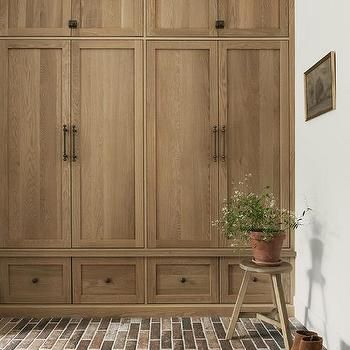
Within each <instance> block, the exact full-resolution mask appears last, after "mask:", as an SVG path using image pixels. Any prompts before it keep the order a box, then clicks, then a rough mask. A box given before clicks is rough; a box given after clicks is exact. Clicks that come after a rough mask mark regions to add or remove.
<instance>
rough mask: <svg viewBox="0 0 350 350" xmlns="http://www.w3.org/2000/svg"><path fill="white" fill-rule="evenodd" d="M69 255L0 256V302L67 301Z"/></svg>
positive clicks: (42, 302)
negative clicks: (49, 256)
mask: <svg viewBox="0 0 350 350" xmlns="http://www.w3.org/2000/svg"><path fill="white" fill-rule="evenodd" d="M70 296H71V264H70V258H3V259H1V302H3V303H40V304H45V303H54V304H58V303H70V302H71V297H70Z"/></svg>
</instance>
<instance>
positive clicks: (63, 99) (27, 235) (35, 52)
mask: <svg viewBox="0 0 350 350" xmlns="http://www.w3.org/2000/svg"><path fill="white" fill-rule="evenodd" d="M0 81H1V84H0V119H1V122H0V164H1V167H0V232H1V234H0V246H1V245H3V246H4V247H7V248H19V247H20V248H49V247H60V248H63V247H70V245H71V240H70V220H71V217H70V166H69V159H68V158H63V152H64V147H66V151H67V153H68V147H69V142H68V140H67V139H66V141H67V142H66V144H65V145H64V135H63V125H65V124H66V125H68V123H69V94H70V92H69V43H68V42H66V41H62V40H56V41H47V40H3V41H0Z"/></svg>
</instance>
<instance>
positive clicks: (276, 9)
mask: <svg viewBox="0 0 350 350" xmlns="http://www.w3.org/2000/svg"><path fill="white" fill-rule="evenodd" d="M288 14H289V0H219V18H220V19H221V20H224V21H225V27H224V28H223V29H219V35H221V36H225V35H228V36H286V35H288V22H289V21H288Z"/></svg>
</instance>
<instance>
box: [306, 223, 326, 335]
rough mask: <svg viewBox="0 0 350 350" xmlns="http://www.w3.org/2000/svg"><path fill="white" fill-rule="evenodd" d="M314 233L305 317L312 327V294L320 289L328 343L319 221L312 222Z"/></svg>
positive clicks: (311, 244) (311, 241)
mask: <svg viewBox="0 0 350 350" xmlns="http://www.w3.org/2000/svg"><path fill="white" fill-rule="evenodd" d="M312 226H313V227H312V233H313V238H312V239H311V240H310V242H309V247H310V251H311V268H310V269H309V270H308V271H307V275H308V279H309V292H308V301H307V305H306V309H305V316H304V324H305V325H306V326H310V327H312V324H311V322H310V319H309V311H310V308H311V301H312V297H313V295H312V293H313V291H314V288H315V287H319V288H320V290H321V294H322V296H321V297H322V310H321V311H322V312H323V313H324V322H323V330H322V337H323V339H324V340H325V341H327V320H328V319H327V308H326V298H325V294H324V289H325V285H326V279H325V277H324V275H323V274H322V261H323V254H324V244H323V242H322V241H321V240H320V239H319V236H320V235H321V230H322V229H321V225H320V224H319V222H317V221H315V220H314V221H313V222H312Z"/></svg>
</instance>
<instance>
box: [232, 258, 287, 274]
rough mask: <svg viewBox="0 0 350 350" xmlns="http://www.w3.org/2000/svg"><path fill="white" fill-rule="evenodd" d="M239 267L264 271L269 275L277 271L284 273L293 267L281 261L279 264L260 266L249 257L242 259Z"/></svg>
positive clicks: (245, 269) (277, 272) (250, 270)
mask: <svg viewBox="0 0 350 350" xmlns="http://www.w3.org/2000/svg"><path fill="white" fill-rule="evenodd" d="M239 266H240V268H241V269H242V270H244V271H249V272H255V273H265V274H269V275H276V274H279V273H285V272H290V271H292V269H293V267H292V265H291V264H290V263H287V262H286V261H282V263H281V265H279V266H261V265H257V264H255V263H254V261H253V260H251V259H246V260H243V261H242V262H241V263H240V264H239Z"/></svg>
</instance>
